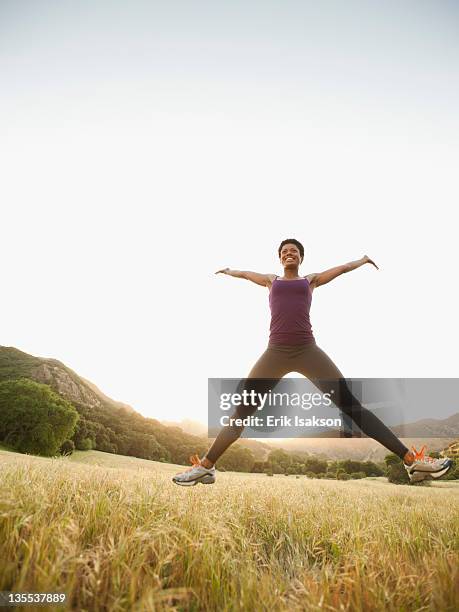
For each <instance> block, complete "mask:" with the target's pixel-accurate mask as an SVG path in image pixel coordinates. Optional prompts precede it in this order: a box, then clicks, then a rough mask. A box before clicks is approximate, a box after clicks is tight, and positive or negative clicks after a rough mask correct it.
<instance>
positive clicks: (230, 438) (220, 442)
mask: <svg viewBox="0 0 459 612" xmlns="http://www.w3.org/2000/svg"><path fill="white" fill-rule="evenodd" d="M289 372H299V373H300V374H303V376H306V378H309V379H310V380H314V384H315V385H316V386H317V387H318V388H319V389H320V390H321V391H330V389H331V388H333V389H334V392H333V402H334V404H335V405H336V406H338V407H339V408H340V409H341V410H342V412H343V413H344V414H345V415H347V416H349V417H350V418H351V419H352V420H353V421H354V423H356V424H357V425H358V427H359V428H360V429H361V430H362V431H363V433H365V434H366V435H367V436H369V437H370V438H374V439H375V440H377V441H378V442H380V443H381V444H382V445H383V446H385V447H386V448H387V449H389V450H390V451H392V452H393V453H395V454H396V455H398V456H399V457H400V458H401V459H403V457H404V456H405V454H406V453H407V452H408V449H407V448H406V446H405V445H404V444H403V443H402V442H401V441H400V440H399V439H398V438H397V437H396V436H395V435H394V434H393V433H392V432H391V430H390V429H389V428H388V427H386V425H384V423H383V422H382V421H380V420H379V419H378V418H377V417H376V416H375V415H374V414H373V413H372V412H371V411H370V410H367V409H366V408H364V407H363V406H362V405H361V404H360V402H359V401H358V399H357V398H355V397H354V396H353V395H352V393H351V391H350V390H349V387H348V386H347V383H346V380H345V379H344V377H343V375H342V374H341V372H340V371H339V370H338V368H337V367H336V365H335V364H334V363H333V361H332V360H331V359H330V357H328V355H327V354H326V353H324V351H323V350H322V349H321V348H319V347H318V346H317V344H315V343H311V344H302V345H300V346H280V345H271V344H270V345H269V346H268V348H267V349H266V351H265V352H264V353H263V355H262V356H261V357H260V359H259V360H258V361H257V363H256V364H255V365H254V366H253V368H252V370H251V371H250V374H249V376H248V377H247V379H246V381H245V383H244V388H245V389H248V390H249V389H250V388H251V383H250V379H266V380H267V382H266V384H268V386H269V388H271V389H272V387H273V385H275V384H276V382H278V381H279V380H280V379H281V378H282V377H283V376H285V375H286V374H288V373H289ZM260 384H263V383H262V381H260V380H257V382H256V383H255V381H253V384H252V388H253V387H254V386H256V389H257V391H260ZM265 391H267V388H266V389H265ZM256 409H257V408H256V407H253V406H250V407H239V408H237V410H236V412H235V413H234V415H232V416H234V417H239V418H241V417H242V418H244V417H246V416H249V415H251V414H254V413H255V411H256ZM243 430H244V427H243V426H242V425H240V426H238V425H230V426H227V427H223V428H222V430H221V431H220V433H219V434H218V436H217V437H216V438H215V440H214V443H213V444H212V446H211V447H210V449H209V450H208V452H207V454H206V458H207V459H208V460H209V461H211V462H212V463H215V462H216V461H217V459H218V458H219V457H221V455H222V454H223V453H224V452H225V451H226V449H227V448H228V447H229V446H230V445H231V444H232V443H233V442H235V441H236V440H237V439H238V438H239V437H240V435H241V433H242V432H243Z"/></svg>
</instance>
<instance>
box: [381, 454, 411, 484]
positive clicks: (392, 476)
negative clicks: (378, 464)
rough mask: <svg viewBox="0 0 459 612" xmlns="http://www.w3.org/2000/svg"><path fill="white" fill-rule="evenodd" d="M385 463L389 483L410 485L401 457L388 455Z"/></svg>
mask: <svg viewBox="0 0 459 612" xmlns="http://www.w3.org/2000/svg"><path fill="white" fill-rule="evenodd" d="M384 461H385V463H386V470H387V471H386V475H387V478H388V480H389V482H392V483H393V484H410V479H409V477H408V474H407V472H406V470H405V467H404V465H403V461H402V460H401V459H400V457H398V456H397V455H394V454H390V455H386V457H385V458H384Z"/></svg>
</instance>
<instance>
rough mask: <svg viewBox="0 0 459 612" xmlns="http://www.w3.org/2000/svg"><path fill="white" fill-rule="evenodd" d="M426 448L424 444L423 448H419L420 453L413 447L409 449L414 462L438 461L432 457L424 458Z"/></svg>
mask: <svg viewBox="0 0 459 612" xmlns="http://www.w3.org/2000/svg"><path fill="white" fill-rule="evenodd" d="M426 448H427V446H426V445H425V444H424V446H423V447H422V448H421V450H420V451H418V450H416V449H415V448H414V446H412V447H411V450H412V451H413V453H414V460H415V461H421V462H423V463H434V462H435V461H438V459H434V458H433V457H429V456H427V457H426V456H425V452H426Z"/></svg>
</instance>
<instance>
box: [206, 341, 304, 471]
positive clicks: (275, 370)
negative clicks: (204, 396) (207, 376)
mask: <svg viewBox="0 0 459 612" xmlns="http://www.w3.org/2000/svg"><path fill="white" fill-rule="evenodd" d="M287 355H288V352H286V351H285V352H284V351H282V349H281V348H275V347H268V348H267V349H266V351H265V352H264V353H263V355H262V356H261V357H260V359H259V360H258V361H257V362H256V364H255V365H254V366H253V368H252V369H251V371H250V373H249V375H248V377H247V379H245V380H244V381H243V382H242V385H241V387H240V390H241V391H243V390H247V391H248V392H250V391H251V390H252V389H253V390H255V391H256V392H257V393H264V392H267V391H268V390H269V389H273V388H274V387H275V385H276V383H277V382H278V381H279V380H280V379H281V378H282V377H283V376H285V374H288V373H289V372H291V371H292V370H291V369H290V364H289V362H288V357H287ZM256 410H257V406H239V407H238V408H237V410H236V412H235V413H234V414H233V415H232V417H235V418H245V417H247V416H250V415H252V414H254V413H255V412H256ZM243 431H244V426H242V425H241V426H238V425H229V426H227V427H223V428H222V429H221V430H220V432H219V434H218V436H217V437H216V438H215V440H214V443H213V444H212V446H211V447H210V449H209V450H208V451H207V453H206V455H205V457H204V458H203V459H202V465H204V466H205V467H208V468H210V467H212V465H213V464H214V463H215V462H216V461H217V459H218V458H219V457H221V456H222V454H223V453H224V452H225V451H226V449H227V448H228V447H229V446H230V445H231V444H233V442H236V440H237V439H238V438H239V437H240V436H241V434H242V432H243Z"/></svg>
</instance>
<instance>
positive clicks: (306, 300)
mask: <svg viewBox="0 0 459 612" xmlns="http://www.w3.org/2000/svg"><path fill="white" fill-rule="evenodd" d="M278 254H279V260H280V263H281V264H282V266H283V268H284V275H283V276H282V277H278V276H276V275H275V274H259V273H257V272H241V271H239V270H230V269H229V268H224V269H223V270H218V271H217V272H216V274H227V275H228V276H235V277H236V278H245V279H247V280H250V281H252V282H254V283H256V284H257V285H262V286H263V287H267V288H268V289H269V305H270V308H271V326H270V336H269V344H268V348H267V349H266V351H265V352H264V353H263V355H262V356H261V357H260V359H259V360H258V361H257V363H256V364H255V365H254V366H253V368H252V370H251V372H250V374H249V376H248V378H247V380H246V381H245V383H244V385H245V388H246V389H250V388H251V387H252V388H254V387H255V385H256V384H260V379H264V380H265V381H266V379H269V383H270V387H271V388H272V386H273V385H275V384H276V382H277V381H279V380H280V379H281V378H282V377H283V376H285V375H286V374H288V373H289V372H299V373H301V374H303V375H304V376H306V377H307V378H309V379H310V380H314V384H316V386H317V387H319V388H321V390H323V391H325V390H330V381H332V385H333V386H334V388H333V398H334V400H333V401H334V404H335V405H336V406H338V407H339V408H340V409H341V410H342V412H343V413H344V414H346V415H348V416H349V417H350V418H351V419H352V421H354V422H355V423H356V424H357V425H358V426H359V428H360V429H361V430H362V431H363V432H364V433H365V434H366V435H367V436H369V437H371V438H374V439H375V440H377V441H378V442H380V443H381V444H383V445H384V446H385V447H386V448H387V449H388V450H390V451H391V452H393V453H395V454H396V455H398V456H399V457H400V458H401V459H402V460H403V462H404V465H405V468H406V470H407V472H408V476H409V478H410V481H412V482H419V481H421V480H425V479H431V478H440V477H441V476H443V475H445V474H446V473H447V472H448V471H449V470H450V469H451V466H452V461H451V460H450V459H447V458H444V459H432V458H431V457H425V456H424V450H425V447H424V448H423V450H422V451H421V452H419V453H418V452H417V451H416V450H415V449H414V448H413V450H412V451H410V450H408V448H407V447H406V446H405V445H404V444H403V443H402V442H401V441H400V440H399V439H398V438H397V437H396V436H395V435H394V434H393V433H392V432H391V430H390V429H389V428H388V427H386V425H384V423H383V422H382V421H380V420H379V419H378V418H377V417H376V416H375V415H374V414H373V413H372V412H371V411H369V410H367V409H366V408H364V407H363V406H362V405H361V404H360V402H359V401H358V400H357V399H356V398H355V397H354V396H353V395H352V393H351V392H350V390H349V388H348V386H347V384H346V381H345V379H344V376H343V374H342V373H341V372H340V370H339V369H338V368H337V367H336V365H335V364H334V363H333V362H332V360H331V359H330V358H329V357H328V356H327V355H326V354H325V353H324V351H322V349H320V348H319V347H318V346H317V344H316V342H315V340H314V336H313V333H312V328H311V323H310V320H309V310H310V306H311V299H312V293H313V291H314V290H315V289H316V288H317V287H321V286H322V285H325V284H327V283H329V282H330V281H332V280H334V279H335V278H337V277H338V276H340V275H341V274H345V273H347V272H351V271H352V270H356V269H357V268H359V267H360V266H363V265H365V264H371V265H373V266H374V267H375V268H376V269H378V266H377V265H376V264H375V263H374V261H372V260H371V259H370V258H369V257H368V256H367V255H365V256H364V257H362V258H361V259H358V260H356V261H351V262H349V263H347V264H344V265H341V266H337V267H335V268H331V269H330V270H326V271H324V272H320V273H313V274H308V275H307V276H304V277H302V276H300V275H299V274H298V269H299V267H300V265H301V263H302V262H303V258H304V248H303V245H302V244H301V243H300V242H298V240H295V239H294V238H289V239H288V240H283V241H282V242H281V244H280V246H279V249H278ZM321 379H322V380H321ZM327 379H328V380H327ZM255 380H257V382H255ZM251 381H252V382H251ZM255 411H256V407H253V406H250V407H242V406H241V407H239V408H238V409H237V410H236V412H235V414H234V415H233V416H235V417H242V418H244V417H246V416H248V415H250V414H253V413H254V412H255ZM243 429H244V427H243V426H236V425H231V426H228V427H223V429H222V430H221V431H220V433H219V434H218V436H217V438H216V439H215V441H214V443H213V444H212V446H211V447H210V449H209V450H208V452H207V453H206V455H205V457H203V459H199V457H198V456H196V455H195V456H194V457H191V461H192V463H193V466H192V467H191V468H190V469H188V470H186V471H185V472H182V473H180V474H177V475H176V476H174V477H173V479H172V480H173V481H174V482H175V483H176V484H178V485H183V486H190V485H195V484H198V483H199V482H201V483H202V484H211V483H213V482H215V467H214V466H215V463H216V461H217V460H218V458H219V457H221V455H222V454H223V453H224V452H225V450H226V449H227V448H228V447H229V446H230V445H231V444H232V443H233V442H235V441H236V440H237V439H238V438H239V437H240V435H241V433H242V431H243Z"/></svg>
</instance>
